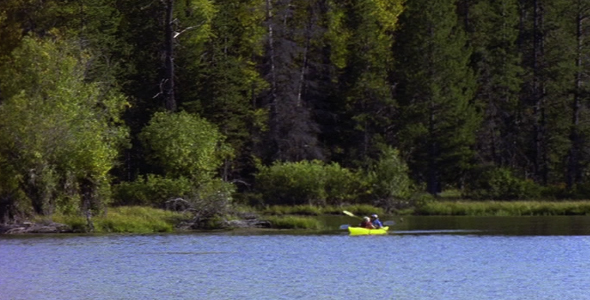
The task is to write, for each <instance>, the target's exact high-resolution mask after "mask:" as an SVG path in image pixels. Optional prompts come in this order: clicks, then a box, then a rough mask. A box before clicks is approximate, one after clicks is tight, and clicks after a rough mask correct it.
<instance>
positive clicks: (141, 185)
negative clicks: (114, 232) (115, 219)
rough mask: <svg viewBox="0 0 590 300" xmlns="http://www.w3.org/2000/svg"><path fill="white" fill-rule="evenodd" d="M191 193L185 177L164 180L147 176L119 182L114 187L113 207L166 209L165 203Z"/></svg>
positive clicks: (190, 184)
mask: <svg viewBox="0 0 590 300" xmlns="http://www.w3.org/2000/svg"><path fill="white" fill-rule="evenodd" d="M191 191H192V182H191V181H190V180H189V179H187V178H186V177H179V178H165V177H161V176H158V175H154V174H148V175H147V176H146V177H145V179H141V178H140V179H137V180H135V181H133V182H121V183H120V184H117V185H115V186H114V191H113V200H114V202H113V204H114V205H145V206H152V207H160V208H164V207H166V201H168V200H171V199H174V198H183V197H185V196H187V195H189V194H190V192H191Z"/></svg>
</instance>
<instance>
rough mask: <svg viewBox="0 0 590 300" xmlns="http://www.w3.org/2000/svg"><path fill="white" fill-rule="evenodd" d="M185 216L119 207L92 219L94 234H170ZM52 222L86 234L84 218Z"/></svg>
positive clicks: (57, 218) (63, 218)
mask: <svg viewBox="0 0 590 300" xmlns="http://www.w3.org/2000/svg"><path fill="white" fill-rule="evenodd" d="M184 218H185V216H184V215H183V214H181V213H177V212H172V211H167V210H161V209H155V208H150V207H143V206H121V207H112V208H109V209H108V213H107V215H106V217H105V216H95V217H93V218H92V222H93V224H94V232H96V233H109V232H112V233H152V232H172V231H174V228H175V225H176V224H178V222H179V221H180V220H182V219H184ZM53 221H54V222H58V223H63V224H67V225H69V226H71V227H72V228H73V229H74V231H75V232H86V231H87V230H88V228H87V222H86V218H85V217H81V216H64V215H55V216H53Z"/></svg>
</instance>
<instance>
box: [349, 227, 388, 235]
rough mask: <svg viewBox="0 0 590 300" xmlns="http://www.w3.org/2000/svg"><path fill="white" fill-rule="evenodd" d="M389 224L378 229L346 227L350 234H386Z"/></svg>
mask: <svg viewBox="0 0 590 300" xmlns="http://www.w3.org/2000/svg"><path fill="white" fill-rule="evenodd" d="M388 230H389V226H385V227H383V228H379V229H368V228H363V227H348V232H350V235H375V234H387V231H388Z"/></svg>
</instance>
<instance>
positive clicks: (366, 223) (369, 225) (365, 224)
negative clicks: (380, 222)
mask: <svg viewBox="0 0 590 300" xmlns="http://www.w3.org/2000/svg"><path fill="white" fill-rule="evenodd" d="M360 227H363V228H368V229H373V228H374V227H373V224H372V223H371V221H365V220H363V221H362V222H361V225H360Z"/></svg>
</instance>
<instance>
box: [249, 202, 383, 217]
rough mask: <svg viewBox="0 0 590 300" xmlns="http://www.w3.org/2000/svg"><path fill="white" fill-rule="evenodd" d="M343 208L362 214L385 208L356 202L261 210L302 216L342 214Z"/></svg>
mask: <svg viewBox="0 0 590 300" xmlns="http://www.w3.org/2000/svg"><path fill="white" fill-rule="evenodd" d="M343 210H347V211H350V212H353V213H354V214H357V215H359V216H361V215H367V216H368V215H370V214H383V209H381V208H379V207H375V206H372V205H368V204H355V205H345V206H332V205H327V206H315V205H295V206H287V205H273V206H269V207H266V208H264V209H261V210H260V211H259V212H260V213H261V214H263V215H273V216H283V215H301V216H319V215H341V214H342V211H343Z"/></svg>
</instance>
